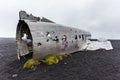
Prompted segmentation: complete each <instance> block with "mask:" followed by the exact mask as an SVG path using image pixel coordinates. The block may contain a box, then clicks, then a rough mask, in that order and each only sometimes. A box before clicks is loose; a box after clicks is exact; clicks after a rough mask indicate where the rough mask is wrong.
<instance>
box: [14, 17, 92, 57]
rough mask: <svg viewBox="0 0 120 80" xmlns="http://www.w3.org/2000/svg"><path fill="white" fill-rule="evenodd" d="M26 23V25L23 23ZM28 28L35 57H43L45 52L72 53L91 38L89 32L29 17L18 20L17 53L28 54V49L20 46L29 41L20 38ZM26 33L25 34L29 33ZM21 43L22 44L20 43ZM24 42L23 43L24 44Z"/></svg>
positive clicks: (20, 54)
mask: <svg viewBox="0 0 120 80" xmlns="http://www.w3.org/2000/svg"><path fill="white" fill-rule="evenodd" d="M24 24H26V25H24ZM23 25H24V26H23ZM24 27H26V28H25V30H27V28H28V30H30V32H29V34H31V37H32V38H31V40H30V39H26V41H29V42H30V41H31V43H32V46H29V48H32V49H31V50H30V51H32V52H33V57H34V58H37V59H42V58H44V57H45V56H46V55H47V54H50V53H53V54H60V53H73V52H75V51H79V50H81V49H82V46H83V45H84V44H86V40H87V39H90V38H91V34H90V32H87V31H83V30H79V29H75V28H71V27H67V26H63V25H59V24H56V23H49V22H41V21H33V20H32V21H31V20H29V19H25V20H20V21H19V24H18V26H17V33H16V40H17V46H18V50H17V52H18V55H19V56H24V55H25V54H29V52H30V51H26V53H25V51H23V49H22V48H27V47H26V45H28V43H29V42H27V43H25V42H24V41H25V40H23V39H22V37H23V36H21V34H23V32H25V31H23V32H22V28H23V30H24ZM29 34H28V33H27V35H29ZM20 44H23V45H20ZM24 44H25V45H24ZM25 50H27V49H25Z"/></svg>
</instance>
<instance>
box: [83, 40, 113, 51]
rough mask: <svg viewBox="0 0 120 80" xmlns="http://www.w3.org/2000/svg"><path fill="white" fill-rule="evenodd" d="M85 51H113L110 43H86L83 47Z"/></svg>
mask: <svg viewBox="0 0 120 80" xmlns="http://www.w3.org/2000/svg"><path fill="white" fill-rule="evenodd" d="M84 49H85V50H98V49H105V50H111V49H113V47H112V44H111V42H110V41H89V40H88V41H87V44H86V45H85V46H84Z"/></svg>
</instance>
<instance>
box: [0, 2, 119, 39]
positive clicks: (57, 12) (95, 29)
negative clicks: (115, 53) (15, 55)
mask: <svg viewBox="0 0 120 80" xmlns="http://www.w3.org/2000/svg"><path fill="white" fill-rule="evenodd" d="M20 10H25V11H26V12H27V13H32V14H33V15H35V16H40V17H42V16H44V17H46V18H48V19H51V20H53V21H54V22H56V23H58V24H63V25H68V26H72V27H75V28H79V29H84V30H87V31H90V32H91V34H92V38H107V39H120V0H0V37H15V35H16V27H17V23H18V20H19V16H18V13H19V11H20Z"/></svg>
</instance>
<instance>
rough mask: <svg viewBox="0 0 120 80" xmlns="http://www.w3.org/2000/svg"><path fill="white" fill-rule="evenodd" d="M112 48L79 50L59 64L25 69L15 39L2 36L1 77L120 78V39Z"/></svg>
mask: <svg viewBox="0 0 120 80" xmlns="http://www.w3.org/2000/svg"><path fill="white" fill-rule="evenodd" d="M111 42H112V45H113V47H114V49H113V50H110V51H87V52H76V53H74V54H72V56H70V57H68V58H65V59H63V60H62V61H61V62H60V63H58V64H57V65H51V66H48V65H45V64H41V65H39V66H38V67H37V68H36V69H35V70H32V69H23V68H22V66H23V62H20V61H18V60H17V55H16V44H15V39H8V38H6V39H5V38H4V39H2V38H1V39H0V80H120V40H111ZM16 75H17V76H16Z"/></svg>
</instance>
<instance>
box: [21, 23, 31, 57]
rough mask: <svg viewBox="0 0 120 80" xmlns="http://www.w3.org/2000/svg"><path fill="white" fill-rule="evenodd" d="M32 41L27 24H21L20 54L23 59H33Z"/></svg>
mask: <svg viewBox="0 0 120 80" xmlns="http://www.w3.org/2000/svg"><path fill="white" fill-rule="evenodd" d="M32 42H33V39H32V36H31V33H30V30H29V28H28V26H27V24H25V23H24V24H23V25H22V26H21V29H20V54H21V56H23V57H24V58H27V59H28V58H32V57H33V43H32Z"/></svg>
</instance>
